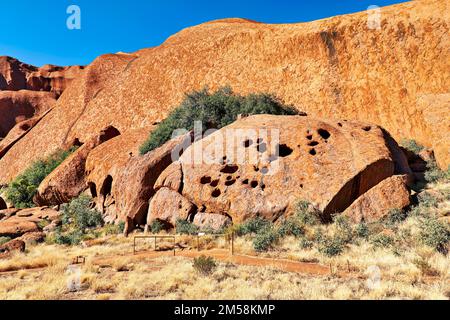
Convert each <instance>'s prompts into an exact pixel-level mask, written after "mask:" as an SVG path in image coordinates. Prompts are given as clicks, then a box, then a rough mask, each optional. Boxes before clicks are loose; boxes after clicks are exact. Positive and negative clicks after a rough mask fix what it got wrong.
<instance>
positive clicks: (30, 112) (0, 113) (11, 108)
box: [0, 91, 56, 138]
mask: <svg viewBox="0 0 450 320" xmlns="http://www.w3.org/2000/svg"><path fill="white" fill-rule="evenodd" d="M55 103H56V96H55V94H54V93H51V92H33V91H18V92H15V91H0V138H3V137H6V135H7V134H8V132H9V131H10V130H11V129H12V128H13V127H14V126H15V125H17V124H19V123H21V122H23V121H24V120H27V119H29V118H33V117H36V116H39V115H41V114H43V113H45V112H46V111H47V110H49V109H51V108H52V107H53V106H54V104H55Z"/></svg>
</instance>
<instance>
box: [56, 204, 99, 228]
mask: <svg viewBox="0 0 450 320" xmlns="http://www.w3.org/2000/svg"><path fill="white" fill-rule="evenodd" d="M62 222H63V224H71V223H73V224H74V226H75V227H76V228H77V229H79V230H81V231H83V232H84V230H85V229H89V228H96V227H100V226H102V224H103V218H102V215H101V213H100V212H98V211H97V210H95V209H91V198H89V197H88V196H85V195H81V196H79V197H78V198H75V199H73V200H72V201H71V202H70V203H69V204H65V205H63V214H62Z"/></svg>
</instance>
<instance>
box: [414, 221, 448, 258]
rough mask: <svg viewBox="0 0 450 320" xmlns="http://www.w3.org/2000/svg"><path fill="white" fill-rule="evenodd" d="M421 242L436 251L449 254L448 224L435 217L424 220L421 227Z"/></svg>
mask: <svg viewBox="0 0 450 320" xmlns="http://www.w3.org/2000/svg"><path fill="white" fill-rule="evenodd" d="M420 229H421V230H420V236H419V237H420V240H421V242H422V243H423V244H425V245H427V246H429V247H431V248H433V249H435V250H436V251H438V252H440V253H442V254H447V253H448V252H447V251H448V245H449V242H450V230H449V226H448V223H447V224H444V223H443V222H441V221H439V220H438V219H436V218H433V217H426V218H423V219H422V221H421V226H420Z"/></svg>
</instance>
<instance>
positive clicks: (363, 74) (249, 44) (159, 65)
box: [0, 0, 450, 183]
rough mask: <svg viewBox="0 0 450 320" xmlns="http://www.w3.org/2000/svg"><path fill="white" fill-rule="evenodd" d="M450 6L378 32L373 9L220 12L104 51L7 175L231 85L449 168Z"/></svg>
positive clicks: (389, 10)
mask: <svg viewBox="0 0 450 320" xmlns="http://www.w3.org/2000/svg"><path fill="white" fill-rule="evenodd" d="M449 11H450V8H449V3H448V1H440V0H424V1H411V2H407V3H402V4H398V5H393V6H389V7H385V8H382V9H381V18H380V23H381V27H380V28H379V29H369V27H368V23H367V21H368V14H367V12H361V13H356V14H351V15H346V16H338V17H333V18H329V19H323V20H320V21H315V22H311V23H299V24H282V25H272V24H270V25H267V24H262V23H256V22H252V21H248V20H242V19H232V20H220V21H213V22H210V23H206V24H202V25H199V26H196V27H192V28H188V29H186V30H183V31H181V32H180V33H178V34H176V35H174V36H172V37H170V38H169V39H168V40H167V41H166V42H165V43H164V44H162V45H161V46H159V47H156V48H150V49H145V50H141V51H138V52H136V53H135V54H133V55H126V54H117V55H106V56H102V57H100V58H98V59H97V60H96V61H94V62H93V63H92V64H91V65H90V66H89V67H88V68H87V69H86V70H85V71H84V72H83V75H82V76H81V77H79V78H76V79H75V80H74V81H73V82H72V83H73V84H74V85H71V86H70V87H69V88H68V89H67V90H66V91H65V92H64V93H63V95H62V96H61V98H60V99H59V100H58V102H57V107H56V108H55V110H54V111H52V112H51V114H49V115H48V116H47V117H45V119H43V121H41V122H40V123H39V124H38V125H37V126H36V127H35V128H34V129H33V130H32V132H30V133H29V134H27V137H26V139H21V141H19V142H18V143H16V144H15V145H14V146H13V147H12V148H11V149H10V150H9V151H8V153H7V154H6V155H5V156H4V157H3V158H2V159H1V160H0V168H1V169H2V170H0V183H6V182H8V181H10V180H11V179H12V178H13V177H15V176H16V175H17V174H18V173H20V172H22V171H23V170H24V169H25V168H26V167H27V166H28V165H29V163H30V162H32V161H34V160H36V159H37V158H39V157H42V156H45V155H48V154H50V153H52V152H53V151H55V150H56V149H57V148H60V147H61V145H63V144H64V143H66V142H67V141H72V140H73V139H75V138H78V139H80V140H82V141H87V140H88V138H89V137H90V136H91V135H92V134H93V133H95V132H98V131H99V130H101V129H102V128H104V127H105V126H107V125H113V126H114V127H116V128H117V129H118V130H119V131H120V132H122V133H125V131H127V130H129V129H136V128H141V127H147V126H150V125H152V124H153V123H154V122H157V121H160V120H162V119H164V118H165V117H166V116H167V114H168V112H169V111H170V110H172V109H173V107H174V106H176V105H177V104H179V103H180V101H181V100H182V99H183V95H184V93H185V92H189V91H191V90H196V89H201V88H203V87H204V86H206V85H207V86H209V87H210V88H211V89H216V88H217V87H219V86H223V85H226V84H229V85H230V86H232V88H234V90H235V91H236V92H238V93H243V94H245V93H249V92H255V91H259V92H271V93H273V94H275V95H276V96H278V97H279V98H281V99H283V100H284V101H285V102H286V103H287V104H293V105H295V106H297V107H298V108H300V109H302V110H303V111H306V112H307V113H308V114H310V115H313V116H316V117H318V118H330V117H335V118H338V119H349V120H359V121H364V122H369V123H375V124H377V125H380V126H382V127H383V128H385V129H387V130H388V131H389V132H390V133H391V134H392V135H393V137H394V138H395V139H396V140H400V139H402V138H410V139H415V140H417V141H418V142H419V143H421V144H424V145H426V146H428V147H431V148H433V149H435V150H436V157H437V159H438V162H439V164H440V165H441V167H443V168H445V169H446V168H447V165H448V164H449V162H450V158H449V155H448V150H449V149H450V148H449V147H450V145H449V141H450V139H448V132H449V130H448V126H449V120H448V117H447V116H446V115H447V114H448V98H446V95H447V94H448V88H449V87H450V78H449V77H448V76H447V73H446V72H445V70H448V69H449V61H450V56H449V55H450V53H449V50H448V47H449V45H450V38H449V34H450V33H449V18H448V14H447V12H449ZM439 101H441V102H442V103H441V102H439ZM438 102H439V103H438ZM446 106H447V107H446ZM436 128H443V129H439V130H436ZM49 132H51V134H49ZM5 168H6V169H5Z"/></svg>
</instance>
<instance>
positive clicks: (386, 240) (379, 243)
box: [370, 233, 394, 248]
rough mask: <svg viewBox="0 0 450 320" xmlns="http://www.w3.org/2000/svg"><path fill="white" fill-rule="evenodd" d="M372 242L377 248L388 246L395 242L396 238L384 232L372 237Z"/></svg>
mask: <svg viewBox="0 0 450 320" xmlns="http://www.w3.org/2000/svg"><path fill="white" fill-rule="evenodd" d="M370 242H371V243H372V245H373V246H374V247H376V248H388V247H391V246H392V245H393V244H394V238H392V237H391V236H388V235H386V234H383V233H379V234H377V235H375V236H373V237H371V239H370Z"/></svg>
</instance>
